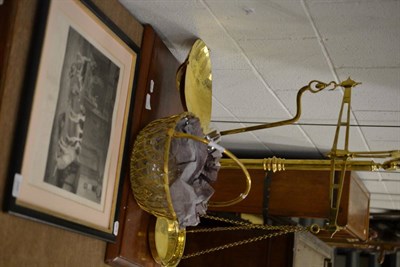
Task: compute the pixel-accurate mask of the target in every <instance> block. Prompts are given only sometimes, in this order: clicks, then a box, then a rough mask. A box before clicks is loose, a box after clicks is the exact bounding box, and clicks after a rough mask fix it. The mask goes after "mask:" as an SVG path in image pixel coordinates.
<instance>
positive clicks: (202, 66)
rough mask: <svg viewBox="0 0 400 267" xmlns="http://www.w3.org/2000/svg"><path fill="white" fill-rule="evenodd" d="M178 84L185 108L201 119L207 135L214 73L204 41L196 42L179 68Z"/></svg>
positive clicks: (198, 40)
mask: <svg viewBox="0 0 400 267" xmlns="http://www.w3.org/2000/svg"><path fill="white" fill-rule="evenodd" d="M176 83H177V87H178V89H179V90H181V97H182V100H183V106H184V107H185V108H186V109H187V110H188V111H189V112H192V113H194V114H195V115H196V116H197V117H199V119H200V123H201V126H202V128H203V132H204V133H206V134H207V133H208V132H209V125H210V121H211V106H212V73H211V59H210V50H209V49H208V47H207V46H206V44H205V43H204V42H203V41H202V40H200V39H197V40H196V42H195V43H194V44H193V46H192V48H191V50H190V52H189V55H188V58H187V59H186V61H185V62H184V63H183V64H182V65H181V66H180V67H179V69H178V71H177V75H176ZM182 89H183V90H182ZM182 93H183V96H182Z"/></svg>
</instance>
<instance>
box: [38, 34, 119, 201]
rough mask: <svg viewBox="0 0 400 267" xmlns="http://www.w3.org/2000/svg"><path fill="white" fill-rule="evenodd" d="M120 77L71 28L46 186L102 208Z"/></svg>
mask: <svg viewBox="0 0 400 267" xmlns="http://www.w3.org/2000/svg"><path fill="white" fill-rule="evenodd" d="M119 76H120V68H119V67H118V66H117V65H116V64H115V63H113V62H112V61H111V60H110V59H109V58H108V57H107V56H106V55H104V53H102V52H101V51H99V50H98V49H97V48H96V47H94V46H93V45H92V44H91V43H89V42H88V41H87V40H86V39H85V38H84V37H83V36H82V35H81V34H80V33H78V32H77V31H76V30H75V29H74V28H72V27H69V31H68V37H67V46H66V50H65V56H64V61H63V63H62V69H61V76H60V81H59V88H57V90H59V93H58V99H57V105H56V111H55V116H54V120H53V125H52V130H51V137H50V138H51V140H50V146H49V151H48V156H47V163H46V170H45V177H44V182H45V183H47V184H50V185H53V186H55V187H58V188H60V189H62V190H65V191H68V192H71V193H73V194H74V195H76V196H79V197H82V198H84V199H87V200H90V201H91V202H94V203H100V202H101V199H102V194H104V193H103V191H104V190H103V184H105V183H104V179H107V175H105V166H106V159H107V154H108V149H109V148H108V147H109V143H110V135H111V129H112V121H113V120H112V118H113V111H114V105H115V98H116V93H117V86H118V80H119V78H120V77H119ZM105 177H106V178H105ZM62 192H64V191H62Z"/></svg>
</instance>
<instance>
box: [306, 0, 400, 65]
mask: <svg viewBox="0 0 400 267" xmlns="http://www.w3.org/2000/svg"><path fill="white" fill-rule="evenodd" d="M308 7H309V11H310V14H311V16H312V18H313V20H314V22H315V25H316V28H317V30H318V32H319V33H320V34H321V36H322V38H323V40H324V43H325V45H326V47H327V50H328V53H329V56H330V58H331V59H332V61H333V63H334V66H336V67H350V66H360V67H361V66H363V67H377V66H391V67H399V65H400V34H399V31H400V2H399V1H356V2H353V1H340V2H337V1H335V2H331V1H329V2H326V3H320V2H308ZM388 51H391V52H390V53H388Z"/></svg>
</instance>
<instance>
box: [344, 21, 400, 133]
mask: <svg viewBox="0 0 400 267" xmlns="http://www.w3.org/2000/svg"><path fill="white" fill-rule="evenodd" d="M399 21H400V18H399ZM399 28H400V25H399ZM399 36H400V30H399ZM399 54H400V44H399ZM337 72H338V75H339V76H340V77H341V79H346V78H347V77H349V76H351V78H352V79H353V80H355V81H357V82H361V83H362V84H360V85H357V86H356V87H354V88H353V90H352V100H351V101H352V103H351V105H352V109H353V110H354V111H355V112H358V111H370V113H369V115H370V116H371V119H376V118H375V117H374V116H373V114H372V113H371V111H377V112H382V111H397V117H396V116H395V119H396V120H397V125H398V124H400V113H398V111H399V110H400V67H399V68H372V69H359V68H346V69H340V70H337ZM377 116H379V115H377ZM388 119H393V117H391V118H390V117H389V118H388ZM383 120H385V118H383Z"/></svg>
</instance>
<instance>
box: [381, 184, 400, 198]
mask: <svg viewBox="0 0 400 267" xmlns="http://www.w3.org/2000/svg"><path fill="white" fill-rule="evenodd" d="M382 183H384V184H385V187H386V188H387V191H388V193H389V194H395V195H396V194H398V197H400V194H399V192H400V182H399V181H385V182H382Z"/></svg>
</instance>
